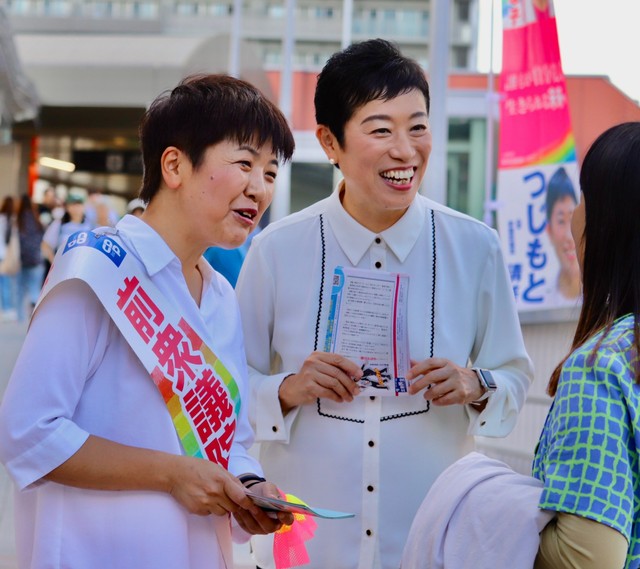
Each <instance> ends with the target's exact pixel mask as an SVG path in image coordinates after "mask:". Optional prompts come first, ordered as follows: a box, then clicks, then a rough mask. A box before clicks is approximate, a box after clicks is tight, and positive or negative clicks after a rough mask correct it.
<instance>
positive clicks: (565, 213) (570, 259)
mask: <svg viewBox="0 0 640 569" xmlns="http://www.w3.org/2000/svg"><path fill="white" fill-rule="evenodd" d="M575 209H576V203H575V201H574V200H573V198H572V197H571V196H565V197H563V198H561V199H559V200H558V201H556V202H555V204H554V205H553V210H552V211H551V216H550V218H549V222H548V223H547V232H548V234H549V239H550V241H551V244H552V245H553V247H554V249H555V251H556V255H557V257H558V261H559V262H560V271H561V272H564V273H566V274H568V275H572V276H577V275H578V274H579V266H578V262H577V258H576V245H575V242H574V240H573V236H572V235H571V219H572V217H573V215H574V210H575Z"/></svg>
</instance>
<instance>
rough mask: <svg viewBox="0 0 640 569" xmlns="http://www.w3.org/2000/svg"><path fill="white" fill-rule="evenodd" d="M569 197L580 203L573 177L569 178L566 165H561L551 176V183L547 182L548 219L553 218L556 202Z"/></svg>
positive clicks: (546, 205) (546, 202)
mask: <svg viewBox="0 0 640 569" xmlns="http://www.w3.org/2000/svg"><path fill="white" fill-rule="evenodd" d="M567 197H570V198H571V199H572V200H573V203H574V204H577V203H578V197H577V196H576V191H575V190H574V188H573V183H572V182H571V178H569V175H568V174H567V171H566V170H565V169H564V167H563V166H560V168H558V169H557V170H556V171H555V172H554V174H553V176H551V178H549V183H548V184H547V195H546V196H545V209H546V214H547V221H549V220H550V219H551V214H552V213H553V206H555V205H556V202H558V201H560V200H562V199H564V198H567Z"/></svg>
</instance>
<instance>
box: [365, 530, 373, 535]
mask: <svg viewBox="0 0 640 569" xmlns="http://www.w3.org/2000/svg"><path fill="white" fill-rule="evenodd" d="M365 533H366V534H367V535H373V532H372V531H371V530H370V529H368V530H367V531H366V532H365Z"/></svg>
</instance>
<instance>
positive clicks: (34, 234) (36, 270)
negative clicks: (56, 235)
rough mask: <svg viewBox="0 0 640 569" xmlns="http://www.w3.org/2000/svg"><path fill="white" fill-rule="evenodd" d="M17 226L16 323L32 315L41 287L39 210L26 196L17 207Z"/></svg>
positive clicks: (42, 231) (42, 267) (42, 230)
mask: <svg viewBox="0 0 640 569" xmlns="http://www.w3.org/2000/svg"><path fill="white" fill-rule="evenodd" d="M17 219H18V222H17V225H18V231H19V234H20V265H21V266H20V273H19V275H18V294H17V305H18V320H19V321H23V320H24V319H25V316H26V315H27V314H28V315H31V312H32V311H33V308H34V307H35V305H36V302H38V296H39V295H40V288H41V285H42V273H43V271H44V266H43V263H42V252H41V244H42V237H43V235H44V228H43V227H42V223H40V219H39V216H38V210H37V208H36V206H35V204H33V203H32V201H31V198H30V197H29V196H28V195H26V194H25V195H23V196H22V197H21V198H20V202H19V204H18V215H17Z"/></svg>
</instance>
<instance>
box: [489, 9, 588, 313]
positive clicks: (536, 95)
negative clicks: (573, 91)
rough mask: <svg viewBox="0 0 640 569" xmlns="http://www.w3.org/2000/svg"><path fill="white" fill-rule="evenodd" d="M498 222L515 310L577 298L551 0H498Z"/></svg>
mask: <svg viewBox="0 0 640 569" xmlns="http://www.w3.org/2000/svg"><path fill="white" fill-rule="evenodd" d="M502 22H503V52H502V73H501V75H500V128H499V136H500V144H499V151H498V177H497V195H496V200H497V203H498V204H499V205H498V212H497V222H498V232H499V234H500V239H501V242H502V246H503V249H504V253H505V259H506V262H507V266H508V268H509V274H510V277H511V283H512V286H513V292H514V295H515V297H516V303H517V306H518V309H519V310H521V311H529V310H539V309H543V308H556V307H567V306H577V305H578V304H579V303H580V297H581V285H580V270H579V267H578V262H577V257H576V249H575V244H574V242H573V238H572V236H571V217H572V215H573V210H574V209H575V207H576V205H577V203H578V200H579V184H578V166H577V162H576V151H575V142H574V138H573V132H572V129H571V117H570V115H569V104H568V98H567V87H566V81H565V77H564V74H563V72H562V64H561V59H560V47H559V44H558V32H557V27H556V18H555V12H554V8H553V1H552V0H502Z"/></svg>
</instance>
